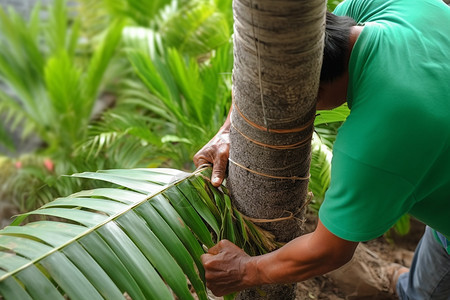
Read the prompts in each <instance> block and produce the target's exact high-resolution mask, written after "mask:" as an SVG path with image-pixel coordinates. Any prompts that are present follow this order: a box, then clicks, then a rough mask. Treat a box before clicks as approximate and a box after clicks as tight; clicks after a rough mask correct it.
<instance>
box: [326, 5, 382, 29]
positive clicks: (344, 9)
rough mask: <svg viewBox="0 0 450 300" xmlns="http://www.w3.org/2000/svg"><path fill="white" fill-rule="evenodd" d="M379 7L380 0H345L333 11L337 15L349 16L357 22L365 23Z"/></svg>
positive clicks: (380, 7)
mask: <svg viewBox="0 0 450 300" xmlns="http://www.w3.org/2000/svg"><path fill="white" fill-rule="evenodd" d="M379 9H382V6H380V1H378V2H377V1H374V0H345V1H343V2H341V3H340V4H339V5H338V6H337V7H336V8H335V9H334V11H333V14H335V15H337V16H347V17H350V18H352V19H353V20H355V21H356V22H357V23H365V22H367V21H369V20H370V18H371V17H372V16H373V14H374V13H376V12H377V11H378V10H379Z"/></svg>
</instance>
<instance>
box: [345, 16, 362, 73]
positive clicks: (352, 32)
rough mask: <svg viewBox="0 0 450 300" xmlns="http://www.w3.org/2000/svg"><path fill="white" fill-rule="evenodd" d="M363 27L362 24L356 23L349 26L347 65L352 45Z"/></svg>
mask: <svg viewBox="0 0 450 300" xmlns="http://www.w3.org/2000/svg"><path fill="white" fill-rule="evenodd" d="M363 29H364V26H361V25H357V26H352V27H351V28H350V40H349V43H350V45H349V47H348V53H347V66H348V63H349V62H350V55H351V54H352V51H353V47H354V46H355V43H356V40H357V39H358V37H359V35H360V34H361V31H362V30H363Z"/></svg>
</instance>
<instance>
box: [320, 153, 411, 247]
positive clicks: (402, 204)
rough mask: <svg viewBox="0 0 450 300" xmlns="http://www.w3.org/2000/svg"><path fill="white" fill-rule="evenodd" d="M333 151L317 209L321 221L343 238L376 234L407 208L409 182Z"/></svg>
mask: <svg viewBox="0 0 450 300" xmlns="http://www.w3.org/2000/svg"><path fill="white" fill-rule="evenodd" d="M333 152H334V153H333V162H332V168H331V182H330V187H329V189H328V191H327V193H326V195H325V200H324V202H323V204H322V206H321V208H320V211H319V218H320V220H321V222H322V223H323V225H324V226H325V227H326V228H327V229H328V230H329V231H330V232H332V233H333V234H335V235H336V236H338V237H340V238H342V239H345V240H350V241H354V242H362V241H367V240H371V239H374V238H376V237H379V236H380V235H382V234H383V233H385V232H386V231H387V230H388V229H389V228H391V227H392V225H394V224H395V222H396V221H397V220H398V219H399V218H400V217H401V216H402V215H403V214H405V213H406V212H407V211H408V210H409V209H410V206H411V204H412V203H413V201H410V198H409V197H412V191H413V187H412V185H411V184H410V183H409V182H407V181H405V180H404V179H402V178H400V177H399V176H397V175H395V174H392V173H389V172H387V171H384V170H381V169H378V168H376V167H373V166H370V165H367V164H364V163H362V162H359V161H357V160H355V159H353V158H352V157H350V156H348V155H347V154H345V153H343V152H341V151H339V150H337V149H334V151H333Z"/></svg>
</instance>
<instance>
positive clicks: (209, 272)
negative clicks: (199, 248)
mask: <svg viewBox="0 0 450 300" xmlns="http://www.w3.org/2000/svg"><path fill="white" fill-rule="evenodd" d="M201 259H202V263H203V266H204V267H205V278H206V286H207V287H208V289H210V290H211V291H212V292H213V294H214V295H216V296H223V295H227V294H231V293H233V292H237V291H241V290H244V289H246V288H248V287H250V286H253V285H254V284H252V283H251V281H252V279H255V278H253V277H255V276H254V275H252V273H254V272H251V270H249V268H248V267H249V265H251V262H252V257H250V256H249V255H247V254H246V253H245V252H244V251H243V250H242V249H241V248H239V247H238V246H236V245H235V244H233V243H231V242H230V241H228V240H222V241H220V242H219V243H217V245H215V246H214V247H212V248H210V249H209V251H208V253H207V254H203V255H202V257H201Z"/></svg>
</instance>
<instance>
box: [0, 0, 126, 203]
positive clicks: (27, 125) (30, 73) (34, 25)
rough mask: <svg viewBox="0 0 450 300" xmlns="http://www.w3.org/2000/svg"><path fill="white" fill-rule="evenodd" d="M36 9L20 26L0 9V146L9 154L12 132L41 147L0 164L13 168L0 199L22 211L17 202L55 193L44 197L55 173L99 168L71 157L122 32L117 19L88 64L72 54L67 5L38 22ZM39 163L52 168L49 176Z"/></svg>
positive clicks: (75, 34) (72, 25)
mask: <svg viewBox="0 0 450 300" xmlns="http://www.w3.org/2000/svg"><path fill="white" fill-rule="evenodd" d="M42 10H43V8H42V7H41V6H40V5H36V6H35V7H34V9H33V11H32V13H31V15H30V16H29V19H25V18H24V17H22V16H20V15H19V14H17V13H16V12H15V11H14V10H13V9H9V11H8V12H5V11H4V10H3V9H2V8H0V80H1V81H2V84H4V85H5V86H6V88H7V90H8V91H9V92H5V91H3V90H2V91H0V111H1V112H2V118H3V122H2V123H1V125H0V127H1V129H0V133H1V134H0V143H1V144H3V145H5V146H7V148H9V149H10V150H14V144H13V143H12V142H11V141H12V138H11V137H10V132H11V130H13V131H15V132H20V135H21V138H22V139H27V138H29V137H30V136H37V137H38V138H39V139H40V141H41V142H42V144H41V147H40V148H39V149H37V150H36V151H35V152H33V153H30V154H26V155H25V156H22V157H19V158H15V159H14V160H12V159H10V161H9V162H8V161H7V160H6V161H5V160H3V162H2V165H3V166H4V165H10V166H11V165H15V166H16V168H13V169H11V168H8V170H9V172H2V173H0V178H1V181H2V187H1V189H0V197H1V198H2V200H3V201H13V202H15V203H16V204H17V205H18V206H19V207H20V208H21V209H22V210H24V209H27V208H30V207H35V206H34V205H33V204H32V202H33V201H28V202H29V203H25V202H24V200H22V199H25V198H27V199H29V198H31V199H33V197H34V199H35V200H36V201H37V202H40V201H41V200H42V201H45V200H46V199H47V201H48V199H51V198H53V197H54V191H53V192H51V194H52V195H45V192H44V191H45V190H47V189H48V188H49V187H50V186H51V185H52V184H53V183H54V182H56V178H58V176H60V175H61V174H67V173H72V172H76V171H77V170H80V169H83V168H86V167H88V168H95V167H99V166H101V164H99V163H93V164H92V162H86V161H85V160H84V159H83V158H81V157H74V156H73V150H74V145H75V144H76V143H78V142H80V141H81V140H83V139H84V138H85V137H86V135H87V126H88V124H89V122H90V121H91V119H92V116H93V111H94V105H95V103H96V101H97V98H98V96H99V94H100V90H101V87H102V84H103V80H102V79H103V77H104V74H105V72H106V69H107V68H108V65H109V62H110V61H111V59H112V58H113V56H114V55H115V52H116V48H117V46H118V45H119V42H120V40H121V33H122V29H123V26H124V23H123V22H122V21H120V20H115V21H114V22H112V23H111V25H110V26H109V27H108V29H107V30H106V31H105V32H104V33H103V35H102V38H101V40H100V41H99V43H98V44H96V46H95V49H94V51H93V52H92V53H91V54H89V58H88V59H87V57H86V56H85V55H84V54H82V53H79V52H78V43H79V41H80V40H81V39H82V36H80V26H81V24H80V21H79V19H77V18H75V19H74V18H73V17H72V16H71V14H70V12H69V11H68V7H67V5H66V1H64V0H55V1H54V2H53V4H52V5H51V6H49V7H48V9H47V11H48V14H47V17H46V18H45V19H41V17H40V16H41V12H42ZM81 57H82V59H81ZM5 125H7V126H8V127H9V129H10V130H5V127H4V126H5ZM45 161H50V162H51V163H52V165H53V166H54V168H52V170H51V171H49V170H48V169H47V168H46V167H45V165H44V162H45ZM77 163H79V164H78V165H77ZM60 189H62V190H66V188H61V187H60ZM49 190H50V189H48V190H47V192H49ZM28 196H30V197H29V198H28ZM49 197H50V198H49ZM38 199H40V200H38Z"/></svg>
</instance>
